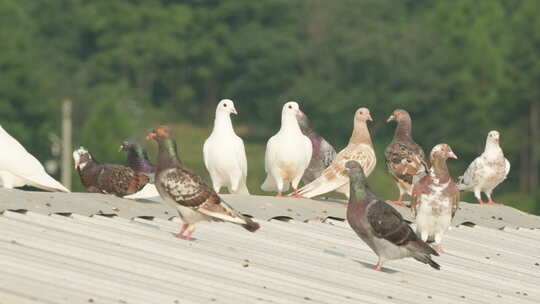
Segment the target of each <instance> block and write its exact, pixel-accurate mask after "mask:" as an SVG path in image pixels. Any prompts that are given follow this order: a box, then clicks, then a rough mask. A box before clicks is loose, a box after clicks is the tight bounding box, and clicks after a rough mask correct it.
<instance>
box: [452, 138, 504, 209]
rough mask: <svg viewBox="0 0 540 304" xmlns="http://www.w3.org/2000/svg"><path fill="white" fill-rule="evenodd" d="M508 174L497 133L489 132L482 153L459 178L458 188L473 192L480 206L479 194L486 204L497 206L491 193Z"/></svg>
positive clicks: (481, 202)
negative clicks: (486, 200)
mask: <svg viewBox="0 0 540 304" xmlns="http://www.w3.org/2000/svg"><path fill="white" fill-rule="evenodd" d="M508 172H510V162H509V161H508V159H506V158H505V157H504V154H503V151H502V149H501V147H500V146H499V132H497V131H490V132H489V133H488V136H487V139H486V147H485V149H484V153H482V155H480V156H479V157H477V158H476V159H475V160H474V161H473V162H472V163H471V164H470V165H469V168H467V170H466V171H465V173H464V174H463V176H460V177H459V182H458V188H459V190H463V191H472V192H474V197H476V199H477V200H478V203H480V204H484V202H483V201H482V194H481V192H484V193H485V194H486V196H487V197H488V202H487V204H499V203H495V202H494V201H493V199H492V198H491V192H492V191H493V189H495V187H497V185H499V184H500V183H501V182H502V181H503V180H505V179H506V176H507V175H508Z"/></svg>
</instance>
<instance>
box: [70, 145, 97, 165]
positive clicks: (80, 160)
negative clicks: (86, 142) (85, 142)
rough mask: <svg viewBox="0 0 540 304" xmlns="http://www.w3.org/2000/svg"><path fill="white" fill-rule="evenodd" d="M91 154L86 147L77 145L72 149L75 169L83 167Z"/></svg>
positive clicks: (90, 157) (89, 159)
mask: <svg viewBox="0 0 540 304" xmlns="http://www.w3.org/2000/svg"><path fill="white" fill-rule="evenodd" d="M92 159H93V158H92V155H91V154H90V152H88V150H86V148H84V147H79V148H78V149H77V150H75V151H73V160H74V161H75V169H81V170H82V169H84V167H85V166H86V164H87V163H88V162H89V161H91V160H92Z"/></svg>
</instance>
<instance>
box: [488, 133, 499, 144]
mask: <svg viewBox="0 0 540 304" xmlns="http://www.w3.org/2000/svg"><path fill="white" fill-rule="evenodd" d="M499 137H500V135H499V132H498V131H495V130H493V131H489V133H488V136H487V140H488V141H492V142H497V143H498V142H499Z"/></svg>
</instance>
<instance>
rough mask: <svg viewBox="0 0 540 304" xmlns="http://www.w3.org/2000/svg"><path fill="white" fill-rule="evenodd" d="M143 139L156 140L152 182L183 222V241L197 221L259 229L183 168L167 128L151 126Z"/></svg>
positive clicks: (191, 231) (251, 229) (252, 230)
mask: <svg viewBox="0 0 540 304" xmlns="http://www.w3.org/2000/svg"><path fill="white" fill-rule="evenodd" d="M146 138H147V139H149V140H150V139H154V140H155V141H156V142H157V143H158V149H159V150H158V160H157V171H156V183H155V184H156V187H157V189H158V191H159V194H160V196H161V198H162V199H163V200H164V201H165V202H166V203H167V204H169V205H170V206H171V207H173V208H175V209H176V210H177V211H178V213H179V215H180V217H181V219H182V221H183V222H184V225H183V226H182V229H181V230H180V232H179V233H178V235H177V237H178V238H181V237H182V236H183V234H184V232H185V231H187V234H186V240H189V239H190V238H191V234H192V233H193V231H194V230H195V223H197V222H200V221H225V222H230V223H233V224H237V225H240V226H242V227H244V228H245V229H246V230H248V231H250V232H254V231H256V230H257V229H259V224H258V223H256V222H254V221H252V220H251V219H250V218H248V217H245V216H243V215H242V214H240V213H239V212H238V211H236V210H234V209H233V208H232V207H231V206H229V205H228V204H227V203H225V202H224V201H223V200H222V199H221V198H220V197H219V195H218V194H217V193H216V192H215V191H214V190H213V189H212V188H211V187H210V186H208V185H207V184H206V183H205V182H204V181H203V180H202V179H201V178H200V177H199V176H198V175H196V174H194V173H193V172H191V171H189V170H188V169H187V168H186V167H184V165H183V164H182V162H181V161H180V159H179V158H178V152H177V149H176V142H175V140H174V139H173V138H172V136H171V133H170V131H169V129H168V128H167V127H163V126H161V127H158V128H156V129H154V130H153V131H152V132H150V134H148V136H147V137H146Z"/></svg>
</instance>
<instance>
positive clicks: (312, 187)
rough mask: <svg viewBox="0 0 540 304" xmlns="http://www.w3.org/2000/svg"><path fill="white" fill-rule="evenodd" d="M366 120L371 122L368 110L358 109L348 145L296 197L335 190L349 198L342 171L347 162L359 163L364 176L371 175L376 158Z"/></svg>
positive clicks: (309, 196)
mask: <svg viewBox="0 0 540 304" xmlns="http://www.w3.org/2000/svg"><path fill="white" fill-rule="evenodd" d="M368 120H369V121H373V119H372V118H371V114H370V112H369V109H367V108H359V109H358V110H356V113H355V114H354V129H353V133H352V135H351V139H349V144H348V145H347V147H345V148H344V149H343V150H341V151H340V152H339V153H338V155H337V156H336V159H335V160H334V162H333V163H332V164H331V165H330V167H328V168H326V169H325V170H324V171H323V173H322V174H321V176H320V177H319V178H317V179H316V180H314V181H313V182H311V183H309V184H307V185H305V186H304V187H302V188H301V189H300V190H298V192H297V196H298V197H305V198H312V197H314V196H317V195H320V194H324V193H327V192H330V191H333V190H336V191H338V192H341V193H343V194H345V196H347V198H349V192H350V191H349V177H348V176H347V174H345V173H344V171H343V170H344V169H345V163H347V161H348V160H356V161H358V162H360V164H362V167H363V168H364V171H365V172H366V175H367V176H369V174H371V172H372V171H373V169H374V168H375V164H376V163H377V158H376V156H375V151H374V150H373V144H372V143H371V137H370V136H369V130H368V127H367V121H368Z"/></svg>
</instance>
